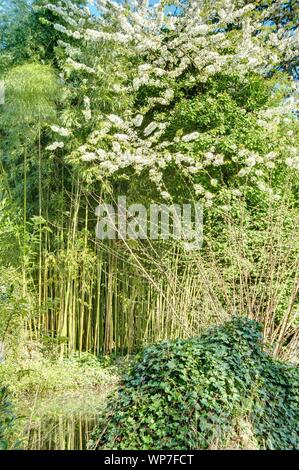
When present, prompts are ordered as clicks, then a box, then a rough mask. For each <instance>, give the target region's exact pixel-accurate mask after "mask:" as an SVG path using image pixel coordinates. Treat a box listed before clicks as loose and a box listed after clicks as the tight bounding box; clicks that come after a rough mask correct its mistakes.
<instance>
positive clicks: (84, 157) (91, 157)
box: [81, 152, 97, 162]
mask: <svg viewBox="0 0 299 470" xmlns="http://www.w3.org/2000/svg"><path fill="white" fill-rule="evenodd" d="M96 159H97V156H96V154H95V153H93V152H86V153H85V154H84V155H82V157H81V160H82V162H92V161H93V160H96Z"/></svg>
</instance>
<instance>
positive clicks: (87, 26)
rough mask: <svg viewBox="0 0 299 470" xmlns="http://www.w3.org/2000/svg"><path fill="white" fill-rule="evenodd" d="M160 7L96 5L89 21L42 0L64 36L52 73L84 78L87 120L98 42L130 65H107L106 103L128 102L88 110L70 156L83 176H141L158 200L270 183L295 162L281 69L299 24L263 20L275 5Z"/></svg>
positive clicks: (291, 103)
mask: <svg viewBox="0 0 299 470" xmlns="http://www.w3.org/2000/svg"><path fill="white" fill-rule="evenodd" d="M170 3H171V4H172V6H170V5H169V2H165V1H161V2H158V3H156V4H155V5H154V6H148V2H146V1H135V2H134V1H132V2H124V3H123V4H119V3H116V2H112V1H98V2H97V5H98V8H99V11H100V13H101V15H100V17H98V18H96V17H93V16H91V15H90V13H89V11H88V9H86V8H85V9H80V8H78V7H77V6H74V5H73V4H72V3H71V2H69V1H67V2H60V6H57V5H51V4H50V5H47V8H48V9H50V10H51V11H52V12H55V13H56V15H57V23H55V24H54V28H55V29H56V30H58V31H60V32H61V33H63V34H64V35H65V38H66V42H64V43H62V42H60V43H61V46H63V47H64V49H65V52H66V55H65V57H64V63H63V77H64V78H65V77H66V76H68V75H69V71H70V69H71V70H72V71H75V72H76V71H77V73H79V74H82V73H84V74H85V78H84V83H85V86H86V89H87V91H89V94H88V93H87V94H86V96H85V97H84V99H83V107H84V109H83V114H84V116H85V119H86V120H89V119H91V117H92V108H93V107H94V109H95V110H97V106H96V105H94V104H95V103H94V101H95V100H94V97H93V93H92V87H88V83H92V80H93V78H92V77H94V76H98V75H99V74H101V73H102V71H101V67H100V65H99V64H100V57H101V49H103V50H104V48H105V47H107V44H108V45H111V44H114V47H115V50H117V51H118V53H119V54H121V55H123V56H126V57H127V60H128V61H129V63H130V64H131V67H129V68H127V69H126V70H124V68H123V69H122V68H121V67H120V66H118V68H116V69H115V70H109V71H106V74H107V73H108V74H109V80H110V81H111V83H112V85H113V88H112V90H113V91H114V99H115V100H118V95H119V94H122V95H127V96H128V97H130V98H131V99H130V98H128V100H127V105H128V107H127V109H123V110H122V113H121V114H118V115H116V114H108V113H100V114H99V115H97V116H96V118H95V119H94V120H93V122H92V126H91V127H90V129H89V130H90V132H89V133H88V134H86V133H85V136H84V140H83V141H82V145H79V146H78V147H77V148H74V147H72V152H71V153H69V156H68V159H69V161H71V162H72V163H74V164H76V165H78V164H79V162H82V163H84V166H83V172H84V174H85V176H86V179H87V180H88V181H93V180H97V179H103V178H108V179H112V180H114V181H115V180H118V179H119V178H121V179H122V180H124V179H126V177H127V179H128V178H130V180H131V178H132V175H134V173H135V174H136V175H140V174H142V176H143V178H142V181H143V182H144V181H147V183H146V187H147V191H148V190H149V188H154V187H155V188H157V189H158V191H159V193H160V194H161V195H162V197H163V198H165V199H171V198H172V197H175V196H176V191H175V190H176V189H177V188H179V191H180V194H184V197H187V194H189V197H190V189H191V192H192V193H193V196H192V197H194V196H196V197H197V198H198V197H203V198H204V200H205V201H206V204H207V205H211V204H212V200H213V198H214V193H217V192H218V191H219V189H221V190H222V189H223V188H225V189H226V188H231V189H232V191H233V192H234V193H235V194H236V195H238V194H240V191H241V190H242V185H244V184H245V183H246V185H248V183H250V185H252V184H253V185H254V186H256V187H257V188H259V189H260V190H261V191H272V189H271V188H270V187H269V181H270V180H271V181H273V177H275V178H276V177H277V175H278V174H281V171H284V169H285V168H286V167H287V166H289V167H296V166H298V157H297V147H296V142H298V138H297V137H298V125H297V122H296V117H295V114H294V111H295V110H296V106H297V96H296V93H294V92H295V89H296V84H295V82H294V80H293V79H292V77H291V76H288V75H285V74H283V73H282V72H281V70H282V69H283V66H284V64H286V63H289V62H292V61H293V60H294V59H295V57H296V56H297V54H298V31H297V30H293V29H290V28H289V27H288V23H287V24H285V25H284V24H283V22H280V23H279V22H278V24H276V23H274V22H271V21H270V20H269V18H270V17H271V15H274V14H275V12H277V11H279V8H282V5H283V2H282V1H277V2H272V3H271V5H269V6H268V7H267V8H265V9H263V10H262V11H260V10H259V9H257V5H258V2H252V3H248V2H242V1H222V0H221V1H217V2H202V1H193V2H191V3H190V4H189V3H188V2H170ZM244 3H245V5H244ZM70 38H71V39H72V40H75V41H77V47H76V48H74V47H71V46H70V44H68V42H67V40H68V39H70ZM91 50H94V51H97V54H98V55H95V56H93V57H92V56H91V54H90V51H91ZM86 51H89V52H88V53H86ZM84 59H85V61H84ZM115 77H116V78H117V81H118V83H115ZM122 99H123V98H122ZM66 132H71V130H70V131H69V130H66V131H65V130H63V129H62V133H66ZM64 137H67V136H66V135H64ZM63 145H64V143H63V142H55V143H53V144H52V145H50V146H49V147H48V149H49V150H50V151H54V150H56V149H60V148H61V147H62V146H63ZM80 168H81V167H80ZM139 181H141V180H140V179H139ZM183 186H184V187H185V189H183ZM153 190H154V189H153ZM276 196H277V197H279V194H277V195H276Z"/></svg>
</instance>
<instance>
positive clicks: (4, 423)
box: [0, 387, 15, 450]
mask: <svg viewBox="0 0 299 470" xmlns="http://www.w3.org/2000/svg"><path fill="white" fill-rule="evenodd" d="M14 422H15V417H14V414H13V412H12V405H11V403H10V400H9V395H8V390H7V388H6V387H1V388H0V450H7V449H8V448H9V446H10V444H9V442H10V440H9V438H10V435H11V430H12V428H13V425H14Z"/></svg>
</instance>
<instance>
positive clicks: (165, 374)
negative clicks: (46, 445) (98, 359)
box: [95, 318, 299, 449]
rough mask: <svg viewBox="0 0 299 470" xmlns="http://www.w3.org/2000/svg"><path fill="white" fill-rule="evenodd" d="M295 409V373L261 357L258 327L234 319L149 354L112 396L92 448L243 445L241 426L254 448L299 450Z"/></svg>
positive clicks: (298, 384)
mask: <svg viewBox="0 0 299 470" xmlns="http://www.w3.org/2000/svg"><path fill="white" fill-rule="evenodd" d="M298 405H299V371H298V369H296V368H295V367H293V366H291V365H287V364H283V363H281V362H279V361H276V360H273V359H272V358H271V357H270V355H268V353H267V352H265V351H264V349H263V344H262V335H261V328H260V326H259V325H258V324H257V323H256V322H254V321H251V320H249V319H245V318H235V319H234V320H233V321H231V322H227V323H225V324H224V325H222V326H220V327H216V328H213V329H211V330H208V331H207V332H206V333H205V334H203V335H202V336H200V337H196V338H192V339H188V340H177V341H164V342H162V343H160V344H157V345H154V346H150V347H148V348H146V349H145V350H144V351H143V352H142V353H141V355H140V356H139V358H138V360H137V362H136V363H135V365H134V366H133V367H132V369H131V371H130V374H129V375H128V376H127V377H126V378H125V379H124V381H123V384H122V385H121V387H120V388H119V390H118V392H117V396H116V397H115V396H113V397H112V398H111V400H110V403H109V406H108V410H107V415H106V416H105V418H104V421H105V423H106V424H104V422H103V423H101V424H100V425H99V427H98V431H97V432H96V433H95V443H96V444H95V445H96V447H97V448H105V449H207V448H211V447H214V446H215V442H216V443H217V446H218V448H219V447H220V448H221V447H222V446H224V445H225V447H230V446H231V445H233V443H234V442H235V445H236V446H241V447H242V445H244V442H243V443H242V441H241V442H240V434H241V433H240V429H238V428H240V426H241V427H242V426H243V428H244V423H246V425H247V433H248V432H250V433H251V440H252V441H253V442H254V446H255V448H257V449H298V448H299V426H298ZM103 430H104V431H103ZM243 432H244V429H243ZM245 432H246V431H245ZM238 434H239V436H238ZM247 437H248V436H247ZM238 439H239V442H238ZM251 445H252V443H251Z"/></svg>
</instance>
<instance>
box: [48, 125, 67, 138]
mask: <svg viewBox="0 0 299 470" xmlns="http://www.w3.org/2000/svg"><path fill="white" fill-rule="evenodd" d="M51 129H52V131H53V132H55V133H56V134H59V135H61V136H62V137H68V136H69V135H70V131H69V129H66V128H64V127H59V126H51Z"/></svg>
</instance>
